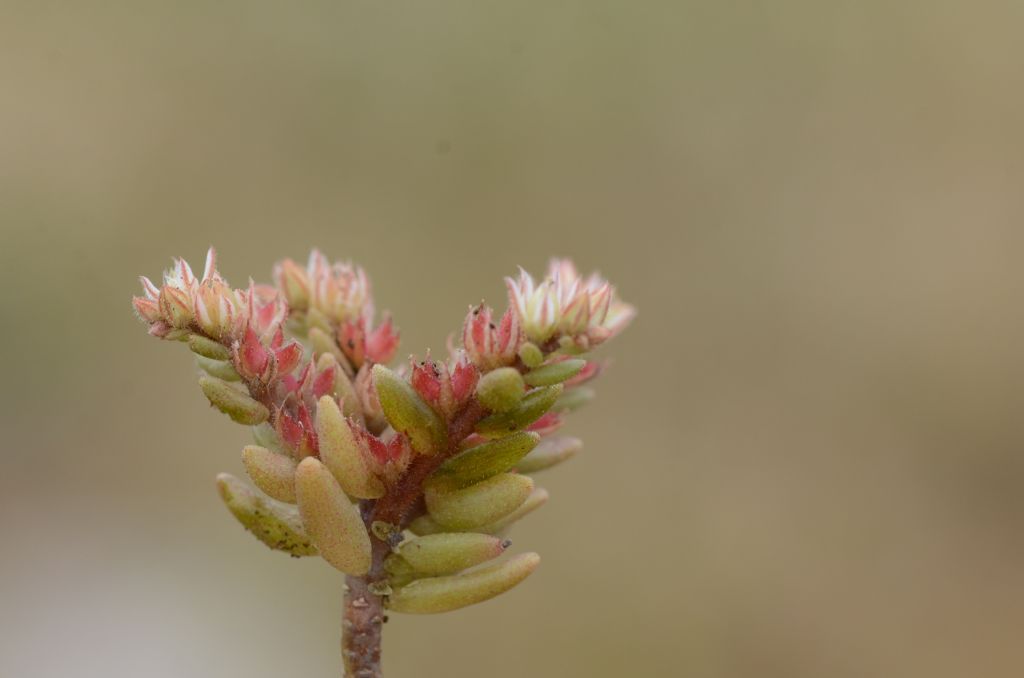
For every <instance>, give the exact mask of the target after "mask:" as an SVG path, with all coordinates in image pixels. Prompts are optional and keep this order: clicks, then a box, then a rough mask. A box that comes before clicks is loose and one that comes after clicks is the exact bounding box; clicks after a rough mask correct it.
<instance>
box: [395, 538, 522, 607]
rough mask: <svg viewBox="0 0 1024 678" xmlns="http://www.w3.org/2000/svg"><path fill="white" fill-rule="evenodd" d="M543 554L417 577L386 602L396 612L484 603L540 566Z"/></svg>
mask: <svg viewBox="0 0 1024 678" xmlns="http://www.w3.org/2000/svg"><path fill="white" fill-rule="evenodd" d="M539 564H540V556H538V555H537V554H536V553H523V554H521V555H518V556H515V557H514V558H510V559H509V560H506V561H504V562H501V563H495V564H493V565H486V566H484V567H481V568H479V569H476V570H472V571H469V572H464V573H462V574H456V575H451V576H447V577H429V578H427V579H417V580H415V581H413V582H411V583H409V584H407V585H405V586H402V587H400V588H397V589H395V590H394V591H392V593H391V595H390V596H389V597H388V599H387V606H388V608H389V609H391V610H394V611H395V612H408V613H413V614H429V613H435V612H448V611H450V610H457V609H459V608H460V607H466V606H467V605H473V604H475V603H481V602H483V601H485V600H489V599H490V598H493V597H495V596H497V595H500V594H502V593H504V592H505V591H508V590H509V589H510V588H512V587H513V586H515V585H516V584H518V583H519V582H521V581H523V580H524V579H526V578H527V577H528V576H530V574H531V573H532V572H533V571H534V570H535V569H537V565H539Z"/></svg>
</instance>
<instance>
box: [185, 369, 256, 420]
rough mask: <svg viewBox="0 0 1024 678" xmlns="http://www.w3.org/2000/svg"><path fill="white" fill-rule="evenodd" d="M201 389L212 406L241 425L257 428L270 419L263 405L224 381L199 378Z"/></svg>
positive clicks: (212, 378)
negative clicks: (257, 425) (256, 426)
mask: <svg viewBox="0 0 1024 678" xmlns="http://www.w3.org/2000/svg"><path fill="white" fill-rule="evenodd" d="M199 387H200V388H202V389H203V393H204V394H205V395H206V397H207V399H208V400H209V401H210V404H211V405H213V406H214V407H216V408H217V409H218V410H220V411H221V412H223V413H224V414H226V415H228V416H229V417H231V419H232V420H233V421H236V422H238V423H239V424H248V425H249V426H255V425H256V424H262V423H263V422H264V421H266V420H267V418H268V417H270V412H268V411H267V408H266V407H264V406H263V404H262V403H260V402H259V401H257V400H254V399H253V398H251V397H250V396H249V395H248V394H246V393H243V392H242V391H241V390H239V389H237V388H235V387H234V386H232V385H231V384H229V383H227V382H226V381H223V380H222V379H217V378H215V377H199Z"/></svg>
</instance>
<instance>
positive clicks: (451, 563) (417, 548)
mask: <svg viewBox="0 0 1024 678" xmlns="http://www.w3.org/2000/svg"><path fill="white" fill-rule="evenodd" d="M509 544H510V542H508V541H506V540H502V539H498V538H497V537H494V536H491V535H489V534H479V533H474V532H446V533H442V534H432V535H429V536H425V537H417V538H415V539H410V540H407V541H406V542H404V543H403V544H402V545H401V546H399V547H398V551H397V553H398V556H399V557H401V558H403V559H404V560H405V561H406V562H407V563H408V564H409V565H410V566H411V568H412V570H413V571H414V572H415V573H417V574H418V575H420V576H424V575H425V576H441V575H446V574H455V573H456V572H461V571H462V570H465V569H468V568H470V567H475V566H476V565H479V564H481V563H485V562H487V561H488V560H493V559H494V558H497V557H498V556H500V555H501V554H502V553H504V552H505V549H507V548H508V547H509Z"/></svg>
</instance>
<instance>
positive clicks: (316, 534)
mask: <svg viewBox="0 0 1024 678" xmlns="http://www.w3.org/2000/svg"><path fill="white" fill-rule="evenodd" d="M295 494H296V497H297V499H298V502H299V513H300V515H301V516H302V523H303V524H304V525H305V527H306V531H307V532H308V533H309V536H310V537H312V539H313V543H315V544H316V546H317V548H318V549H319V550H320V555H321V556H323V558H324V560H326V561H327V562H328V563H330V564H331V565H333V566H334V567H336V568H337V569H339V570H341V571H342V572H344V573H345V574H351V575H353V576H361V575H364V574H366V573H367V572H369V571H370V549H371V547H370V535H369V533H368V532H367V531H366V526H365V525H363V519H362V517H361V516H360V515H359V508H358V507H357V506H355V505H354V504H353V503H352V502H351V501H349V498H348V497H347V496H345V493H344V492H343V491H342V489H341V486H340V485H339V484H338V481H337V480H335V478H334V476H333V475H332V474H331V472H330V471H329V470H328V469H327V467H326V466H324V465H323V464H321V463H320V461H319V460H318V459H316V458H314V457H307V458H305V459H303V460H302V462H300V463H299V466H298V468H297V469H296V470H295Z"/></svg>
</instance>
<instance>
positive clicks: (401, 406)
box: [373, 365, 446, 455]
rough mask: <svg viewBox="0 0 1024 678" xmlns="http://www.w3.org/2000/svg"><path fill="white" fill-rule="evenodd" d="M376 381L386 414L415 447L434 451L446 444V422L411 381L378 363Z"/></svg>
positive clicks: (374, 369)
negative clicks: (426, 401) (410, 383)
mask: <svg viewBox="0 0 1024 678" xmlns="http://www.w3.org/2000/svg"><path fill="white" fill-rule="evenodd" d="M373 383H374V386H375V387H376V390H377V398H378V399H379V400H380V406H381V408H382V409H383V410H384V416H385V417H386V418H387V420H388V422H389V423H390V424H391V425H392V426H393V427H394V429H395V430H396V431H398V432H399V433H404V434H405V435H406V436H408V437H409V442H410V443H411V444H412V448H413V450H415V451H416V452H418V453H419V454H425V455H431V454H434V453H436V452H438V451H439V450H441V449H443V448H444V445H445V438H446V430H445V425H444V422H443V421H442V420H441V418H440V417H438V416H437V413H436V412H434V410H433V409H432V408H431V407H430V405H428V404H427V403H425V402H424V401H423V399H422V398H420V397H419V395H417V393H416V391H415V390H413V388H412V386H410V385H409V383H408V382H406V381H405V380H404V379H402V378H401V377H399V376H398V375H397V374H395V373H394V372H392V371H391V370H389V369H388V368H387V367H384V366H383V365H374V366H373Z"/></svg>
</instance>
